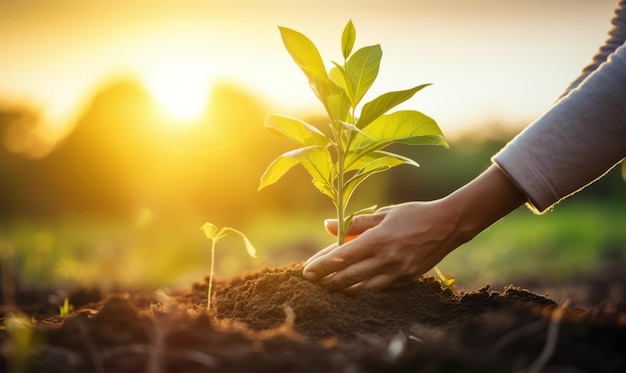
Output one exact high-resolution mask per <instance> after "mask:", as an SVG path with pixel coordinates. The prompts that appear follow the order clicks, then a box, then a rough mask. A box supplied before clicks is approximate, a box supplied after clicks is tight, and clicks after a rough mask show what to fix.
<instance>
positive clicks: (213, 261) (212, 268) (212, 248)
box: [206, 239, 216, 312]
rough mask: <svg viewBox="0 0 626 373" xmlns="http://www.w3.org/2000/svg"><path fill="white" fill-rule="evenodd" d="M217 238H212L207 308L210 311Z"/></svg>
mask: <svg viewBox="0 0 626 373" xmlns="http://www.w3.org/2000/svg"><path fill="white" fill-rule="evenodd" d="M215 241H216V240H215V239H213V240H211V271H210V272H209V290H208V293H207V295H208V298H207V302H206V310H207V312H209V311H210V310H211V292H212V289H213V270H214V268H215Z"/></svg>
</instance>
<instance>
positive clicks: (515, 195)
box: [441, 165, 527, 245]
mask: <svg viewBox="0 0 626 373" xmlns="http://www.w3.org/2000/svg"><path fill="white" fill-rule="evenodd" d="M526 201H527V200H526V197H525V196H524V194H523V193H522V192H521V191H520V190H519V189H518V188H517V187H516V186H515V185H514V184H513V183H512V182H511V180H510V179H509V178H508V177H507V176H506V175H505V174H504V173H503V172H502V171H501V170H500V169H499V168H498V167H497V166H495V165H492V166H491V167H489V168H488V169H487V170H486V171H485V172H483V173H482V174H481V175H479V176H478V177H477V178H476V179H474V180H473V181H471V182H470V183H468V184H466V185H465V186H464V187H462V188H460V189H458V190H457V191H455V192H454V193H452V194H450V195H449V196H447V197H445V198H443V199H442V200H441V203H443V204H444V206H445V208H449V209H452V211H454V213H453V216H456V217H457V224H456V225H457V234H456V235H457V237H458V238H457V240H458V242H457V244H458V245H461V244H463V243H465V242H467V241H469V240H471V239H472V238H473V237H474V236H476V235H477V234H478V233H480V232H482V231H483V230H485V229H486V228H488V227H489V226H490V225H492V224H493V223H495V222H496V221H498V220H500V219H501V218H502V217H504V216H506V215H507V214H509V213H510V212H511V211H513V210H515V209H516V208H518V207H520V206H521V205H523V204H524V203H525V202H526Z"/></svg>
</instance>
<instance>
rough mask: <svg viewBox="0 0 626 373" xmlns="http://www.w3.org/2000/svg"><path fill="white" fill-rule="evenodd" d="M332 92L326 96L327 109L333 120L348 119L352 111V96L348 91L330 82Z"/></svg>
mask: <svg viewBox="0 0 626 373" xmlns="http://www.w3.org/2000/svg"><path fill="white" fill-rule="evenodd" d="M330 88H331V92H330V94H329V95H328V97H326V110H327V111H328V115H330V117H331V118H332V119H333V120H346V119H347V117H348V114H349V113H350V108H351V106H350V98H348V96H347V94H346V91H344V90H343V89H342V88H341V87H339V86H338V85H336V84H335V83H333V82H330Z"/></svg>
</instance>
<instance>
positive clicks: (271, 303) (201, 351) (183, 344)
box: [0, 264, 626, 373]
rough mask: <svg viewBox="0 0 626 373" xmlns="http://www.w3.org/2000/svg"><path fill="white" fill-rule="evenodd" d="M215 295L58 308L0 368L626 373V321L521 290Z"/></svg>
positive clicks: (281, 284) (8, 337)
mask: <svg viewBox="0 0 626 373" xmlns="http://www.w3.org/2000/svg"><path fill="white" fill-rule="evenodd" d="M207 287H208V286H207V281H206V280H205V281H204V282H202V283H197V284H194V285H193V286H192V287H191V289H189V290H188V291H184V292H181V293H178V294H173V295H165V294H162V293H149V294H148V293H145V292H134V293H116V294H109V295H107V296H105V297H104V298H103V299H98V300H97V301H94V302H91V303H86V304H84V305H82V306H80V307H76V310H75V311H73V312H72V313H71V314H70V315H69V316H67V317H64V318H60V317H58V316H55V315H54V312H56V313H57V314H58V310H56V309H54V308H53V309H52V310H51V309H50V308H40V311H39V313H38V314H37V312H35V309H34V308H30V309H29V316H31V317H33V318H35V319H36V320H37V321H36V323H35V326H34V333H35V334H34V336H31V339H30V343H28V344H26V346H27V348H24V347H23V346H24V343H22V344H20V343H18V342H19V338H18V337H19V336H17V335H16V334H15V333H14V332H11V333H10V332H9V330H8V329H7V328H5V329H4V330H3V331H2V345H1V346H0V347H1V348H2V361H1V364H2V365H1V366H0V367H2V368H3V370H2V371H9V369H10V368H11V367H10V366H9V363H12V364H14V366H13V368H15V367H18V368H20V369H22V370H23V371H27V372H44V371H45V372H63V373H71V372H97V373H101V372H116V373H125V372H148V373H165V372H322V371H323V372H329V373H330V372H349V373H358V372H389V371H393V372H416V371H419V372H517V371H523V372H539V371H541V372H572V373H573V372H625V371H626V356H625V354H624V351H625V350H624V348H625V347H624V346H626V314H625V313H624V312H623V311H621V310H619V309H608V308H580V307H568V306H567V304H558V303H557V302H555V301H553V300H552V299H550V298H549V297H547V296H542V295H539V294H536V293H533V292H530V291H528V290H524V289H521V288H516V287H513V286H508V287H506V288H504V289H503V291H501V292H500V291H494V290H492V289H491V288H490V287H489V286H485V287H483V288H481V289H479V290H477V291H475V292H459V291H453V290H451V289H444V288H442V287H441V284H440V283H439V281H438V280H436V279H434V278H432V277H424V278H422V279H421V280H420V281H419V282H417V283H415V284H414V285H411V286H410V287H405V288H394V289H388V290H385V291H380V292H374V291H369V292H362V293H359V294H358V295H354V296H348V295H346V294H344V293H341V292H331V291H328V290H326V289H324V288H321V287H319V286H317V285H314V284H311V283H309V282H308V281H306V280H304V279H303V278H302V275H301V266H300V265H295V264H294V265H290V266H285V267H279V268H266V269H263V270H261V271H258V272H254V273H249V274H245V275H242V276H239V277H235V278H230V279H227V280H221V281H217V282H216V283H215V284H214V289H215V292H216V295H215V300H214V303H213V308H212V310H211V312H209V313H207V312H206V303H207ZM85 294H87V295H85ZM82 296H83V298H81V297H80V296H78V295H76V294H75V295H74V296H72V295H71V296H70V300H72V301H73V303H74V304H75V305H76V304H78V303H80V302H86V301H88V300H89V299H90V298H94V297H96V296H95V295H94V294H90V293H82ZM96 298H98V297H96ZM44 310H46V311H45V312H44ZM46 312H47V314H46ZM5 316H6V315H5ZM20 346H22V348H19V347H20Z"/></svg>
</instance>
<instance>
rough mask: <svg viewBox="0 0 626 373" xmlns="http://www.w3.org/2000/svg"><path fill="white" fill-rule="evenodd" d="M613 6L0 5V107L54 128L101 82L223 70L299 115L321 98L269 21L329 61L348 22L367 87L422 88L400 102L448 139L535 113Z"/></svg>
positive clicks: (285, 1)
mask: <svg viewBox="0 0 626 373" xmlns="http://www.w3.org/2000/svg"><path fill="white" fill-rule="evenodd" d="M616 4H617V0H594V1H589V0H472V1H469V0H446V1H441V0H413V1H407V0H385V1H380V0H379V1H373V0H345V1H337V0H332V1H331V0H317V1H310V0H308V1H300V0H264V1H258V0H229V1H225V0H219V1H217V0H197V1H192V0H166V1H152V0H150V1H145V0H144V1H134V0H106V1H101V0H90V1H85V0H29V1H23V0H0V46H1V48H2V50H1V51H0V55H1V57H0V102H2V101H5V102H6V101H8V102H20V101H27V102H31V103H33V104H34V105H39V106H40V107H41V108H43V110H44V114H45V116H46V118H47V121H49V122H50V123H52V124H55V125H57V126H62V125H63V124H65V123H67V122H68V121H70V120H71V118H72V117H73V116H74V115H76V113H77V112H78V110H80V108H81V105H82V104H84V102H85V101H86V100H88V99H89V98H90V95H91V93H92V92H93V90H94V89H97V88H98V87H99V86H101V85H102V84H103V83H105V82H107V81H108V80H109V79H111V78H115V77H119V76H139V77H141V79H143V80H144V81H146V83H147V84H148V86H149V87H150V90H151V91H152V92H153V94H155V96H158V94H159V93H158V91H159V89H161V90H163V87H165V88H164V89H165V91H166V92H167V90H168V88H167V87H170V90H172V89H174V88H171V87H174V86H172V84H174V83H168V82H167V81H164V80H163V79H162V80H161V81H159V80H158V79H155V78H151V76H152V77H154V76H155V75H156V76H167V74H170V73H171V74H175V75H176V76H178V77H179V80H182V81H185V80H191V81H195V82H196V86H195V88H194V86H193V84H192V83H189V84H188V85H185V84H184V83H180V82H179V83H178V84H179V85H180V86H179V90H184V91H185V92H187V95H186V96H185V97H187V98H188V99H187V100H184V102H186V104H187V105H190V106H193V102H202V101H203V100H204V98H203V97H200V98H198V96H202V95H206V91H204V92H203V89H202V88H199V89H198V88H197V83H198V82H200V83H202V84H203V85H204V86H205V87H207V86H208V85H209V84H210V82H211V81H214V80H216V79H220V80H224V79H226V80H230V81H233V82H236V83H240V84H242V85H243V86H244V87H247V88H249V89H250V90H251V91H252V92H254V93H255V94H257V95H260V96H262V97H264V98H265V100H266V101H267V102H268V103H270V104H272V105H273V108H276V110H280V112H281V113H283V114H290V115H295V116H302V110H306V109H307V108H320V107H321V106H320V105H319V103H317V101H316V99H315V97H314V96H313V94H312V93H311V92H310V90H309V88H308V85H307V83H306V80H305V78H304V76H303V75H302V73H301V72H300V71H299V69H298V68H297V67H296V66H295V64H294V63H293V61H292V60H291V59H290V57H289V56H288V54H287V52H286V51H285V50H284V47H283V45H282V42H281V40H280V35H279V32H278V29H277V26H279V25H280V26H285V27H289V28H293V29H295V30H297V31H300V32H302V33H304V34H305V35H307V36H308V37H309V38H310V39H311V40H312V41H313V42H314V43H316V44H317V46H318V48H319V49H320V52H321V54H322V57H323V59H324V61H325V62H327V63H329V66H330V60H336V61H340V60H341V54H340V35H341V31H342V29H343V27H344V25H345V23H346V22H347V21H348V19H352V20H353V22H354V24H355V26H356V30H357V41H356V46H357V47H360V46H365V45H371V44H381V46H382V49H383V61H382V65H381V72H380V74H379V78H378V81H377V83H376V84H375V85H374V86H373V87H372V96H373V95H378V94H380V93H384V92H386V91H389V90H399V89H406V88H409V87H411V86H414V85H417V84H422V83H433V84H434V85H433V86H432V87H428V88H427V89H425V90H423V91H421V92H419V93H418V94H417V95H416V96H415V98H414V99H412V100H411V101H410V102H409V104H408V105H406V106H409V107H411V108H415V109H417V110H420V111H423V112H425V113H426V114H429V115H431V116H432V117H434V118H435V119H436V120H437V121H438V122H439V124H440V126H441V127H442V129H443V130H444V132H446V133H447V134H448V135H449V134H450V133H451V132H452V133H453V132H456V131H467V130H468V129H470V128H474V126H476V125H478V124H483V123H486V122H494V121H501V122H505V123H520V122H527V121H530V120H532V119H534V118H535V117H536V116H538V115H540V114H541V113H542V112H543V111H544V110H545V109H547V108H548V106H549V105H550V104H551V103H552V102H553V100H554V99H555V98H556V97H557V96H558V95H559V94H560V93H561V92H562V90H563V89H564V88H565V87H566V85H567V84H568V82H569V81H570V80H572V79H573V78H574V77H575V76H576V75H577V74H578V72H579V71H580V70H581V68H582V67H583V66H584V65H585V64H586V63H588V62H589V61H590V59H591V56H592V55H593V54H594V53H595V51H596V50H597V48H598V46H599V45H600V44H601V43H602V42H603V41H604V40H605V38H606V33H607V31H608V29H609V26H610V24H609V21H610V18H611V17H612V14H613V9H614V7H615V5H616ZM168 71H169V73H167V72H168ZM185 74H186V75H185ZM168 84H169V85H168ZM159 85H161V88H159ZM191 92H196V93H194V94H192V93H191ZM166 96H167V95H166ZM178 96H179V97H178V98H179V99H180V95H178ZM192 96H193V97H192ZM372 98H373V97H372ZM163 100H164V101H163V103H164V105H166V104H167V102H168V100H169V104H171V105H172V107H173V108H172V110H174V111H175V110H177V109H176V108H178V110H182V111H183V112H182V114H184V112H185V110H187V113H189V111H190V110H192V108H191V107H189V108H186V109H183V108H182V107H181V105H182V104H181V103H178V104H177V103H174V102H172V100H174V98H172V97H171V95H170V98H167V97H164V98H163ZM196 105H197V104H196ZM200 105H201V104H200Z"/></svg>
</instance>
